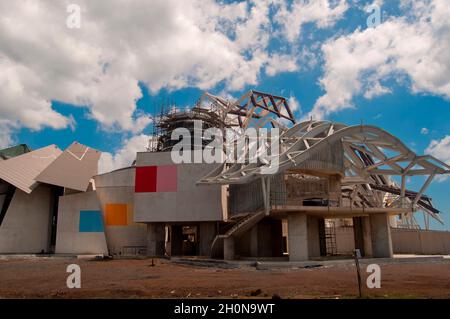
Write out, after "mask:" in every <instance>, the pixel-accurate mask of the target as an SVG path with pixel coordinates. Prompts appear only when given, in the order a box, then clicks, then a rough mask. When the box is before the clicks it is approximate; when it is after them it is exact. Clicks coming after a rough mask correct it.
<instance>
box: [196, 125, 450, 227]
mask: <svg viewBox="0 0 450 319" xmlns="http://www.w3.org/2000/svg"><path fill="white" fill-rule="evenodd" d="M272 142H273V141H271V143H272ZM279 143H280V152H279V154H275V155H272V157H271V159H270V160H269V161H267V162H264V161H251V160H250V159H251V156H254V155H255V154H259V151H258V152H253V153H249V151H250V150H251V147H249V148H247V150H245V152H247V154H245V156H246V157H247V158H248V159H249V160H248V161H246V162H245V163H224V164H223V165H222V166H220V167H219V168H217V169H216V170H214V171H212V172H211V173H210V174H208V175H207V176H205V177H204V178H202V179H201V180H200V181H199V183H200V184H243V183H249V182H251V181H253V180H255V179H258V178H260V179H264V178H265V177H267V176H268V175H267V173H266V172H267V169H268V168H270V165H271V163H274V162H277V164H278V170H277V171H276V172H273V173H272V174H269V175H275V174H278V173H280V172H285V171H293V172H295V170H296V169H298V168H301V167H303V165H304V164H305V163H307V162H308V161H310V160H311V158H313V157H314V156H320V154H321V152H323V151H324V150H327V149H328V150H329V149H330V147H331V146H332V145H334V144H335V143H341V145H342V152H343V154H342V156H343V169H342V171H341V172H338V173H339V174H340V175H341V177H342V178H341V185H342V189H341V190H342V197H343V198H347V199H348V200H349V201H350V205H353V206H354V207H358V206H362V207H381V208H383V207H384V208H397V207H398V208H408V209H410V211H411V212H414V211H417V210H419V209H420V210H422V211H424V213H426V214H427V216H428V215H430V216H432V217H434V218H436V219H437V220H438V221H441V220H440V218H439V216H438V215H437V213H439V211H437V210H436V209H435V208H433V206H432V204H431V199H430V198H429V197H427V196H425V195H424V192H425V190H426V189H427V187H428V185H429V184H430V182H431V181H432V179H433V178H434V177H435V176H436V175H439V174H450V166H449V165H447V164H446V163H444V162H442V161H440V160H438V159H436V158H434V157H432V156H430V155H423V156H419V155H416V154H415V153H414V152H413V151H412V150H410V149H409V148H408V147H407V146H406V145H405V144H404V143H403V142H402V141H400V140H399V139H398V138H396V137H395V136H393V135H391V134H389V133H388V132H386V131H384V130H382V129H380V128H378V127H375V126H370V125H358V126H347V125H344V124H341V123H333V122H329V121H315V120H309V121H303V122H301V123H298V124H295V125H294V126H293V127H291V128H289V129H287V130H284V132H283V133H281V135H280V137H279ZM258 147H266V146H265V145H258ZM395 176H397V177H398V178H399V179H400V182H399V183H397V182H395V180H394V178H395ZM410 176H426V180H425V183H424V184H423V186H422V187H421V189H420V190H419V191H418V192H412V191H409V190H407V189H406V180H407V177H410ZM387 194H389V196H387ZM410 218H413V216H411V215H410Z"/></svg>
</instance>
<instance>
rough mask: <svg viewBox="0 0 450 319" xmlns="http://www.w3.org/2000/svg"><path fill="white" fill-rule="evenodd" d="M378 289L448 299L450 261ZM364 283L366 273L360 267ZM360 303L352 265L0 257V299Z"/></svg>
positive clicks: (398, 274)
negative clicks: (71, 278) (76, 283)
mask: <svg viewBox="0 0 450 319" xmlns="http://www.w3.org/2000/svg"><path fill="white" fill-rule="evenodd" d="M73 263H76V264H78V265H79V266H80V267H81V289H68V288H67V286H66V279H67V276H68V275H69V274H68V273H66V267H67V265H69V264H73ZM381 272H382V277H381V278H382V281H381V288H380V289H368V288H367V287H364V288H363V289H364V290H363V291H364V292H363V293H364V297H367V298H450V263H448V262H447V263H432V262H423V263H422V262H421V263H415V264H386V265H381ZM362 274H363V283H365V278H366V276H367V275H368V274H367V273H366V272H365V268H364V267H363V270H362ZM274 295H275V296H279V297H281V298H355V297H357V295H358V289H357V279H356V269H355V266H354V265H353V264H351V263H347V264H340V265H334V266H331V267H321V268H311V269H289V270H288V269H283V270H280V269H278V270H257V269H255V268H252V267H247V268H241V269H222V268H210V267H198V266H188V265H182V264H175V263H172V262H170V261H168V260H164V259H157V260H155V265H154V266H152V261H151V260H150V259H141V260H136V259H135V260H123V259H122V260H102V261H94V260H91V261H90V260H83V259H69V258H68V259H62V258H49V259H45V258H35V259H23V260H22V259H20V260H19V259H10V260H0V298H271V297H273V296H274Z"/></svg>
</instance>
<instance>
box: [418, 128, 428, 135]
mask: <svg viewBox="0 0 450 319" xmlns="http://www.w3.org/2000/svg"><path fill="white" fill-rule="evenodd" d="M429 132H430V130H428V129H427V128H426V127H422V128H421V130H420V134H423V135H427V134H428V133H429Z"/></svg>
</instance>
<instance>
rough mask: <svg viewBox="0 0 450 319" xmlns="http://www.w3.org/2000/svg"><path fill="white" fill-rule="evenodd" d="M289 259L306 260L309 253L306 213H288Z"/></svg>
mask: <svg viewBox="0 0 450 319" xmlns="http://www.w3.org/2000/svg"><path fill="white" fill-rule="evenodd" d="M288 241H289V261H306V260H308V258H309V254H308V227H307V217H306V214H304V213H292V214H289V215H288Z"/></svg>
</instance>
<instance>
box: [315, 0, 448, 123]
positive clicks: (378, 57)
mask: <svg viewBox="0 0 450 319" xmlns="http://www.w3.org/2000/svg"><path fill="white" fill-rule="evenodd" d="M407 2H408V3H407ZM408 5H409V6H410V9H405V11H406V12H409V13H407V15H406V16H403V17H393V18H390V19H388V20H387V21H385V22H384V23H382V24H381V25H379V26H377V27H376V28H368V29H365V30H360V29H358V30H356V31H355V32H353V33H352V34H350V35H346V36H341V37H338V38H336V39H332V40H329V41H327V42H326V43H325V44H323V45H322V52H323V54H324V59H325V65H324V69H325V74H324V76H323V77H322V78H321V79H320V83H321V85H322V87H323V88H324V90H325V94H324V95H323V96H321V97H320V98H319V99H318V100H317V101H316V103H315V105H314V108H313V111H312V115H313V116H314V117H316V118H322V117H324V116H326V115H327V114H329V113H331V112H336V111H339V110H342V109H345V108H349V107H352V98H353V96H355V95H358V94H361V93H362V94H364V95H365V96H366V98H372V97H374V96H377V95H379V94H384V93H388V92H390V89H389V88H387V87H385V86H383V85H382V83H383V82H384V81H386V80H388V79H395V80H398V81H401V80H402V77H404V76H407V78H408V79H409V80H410V82H411V91H412V92H414V93H420V92H424V93H431V94H436V95H441V96H443V97H445V98H450V78H449V77H448V74H449V72H450V55H449V54H448V52H449V51H450V41H449V39H450V7H449V6H448V3H447V1H446V0H433V1H414V2H410V1H404V4H403V6H404V7H407V6H408Z"/></svg>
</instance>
